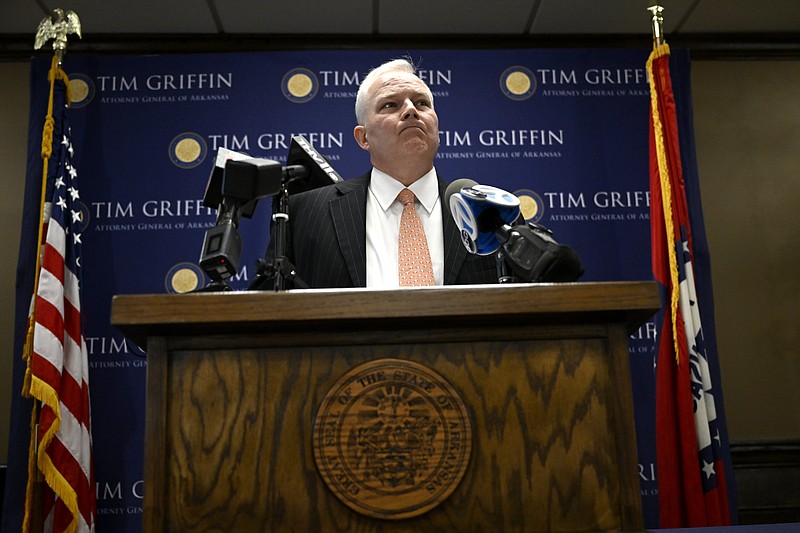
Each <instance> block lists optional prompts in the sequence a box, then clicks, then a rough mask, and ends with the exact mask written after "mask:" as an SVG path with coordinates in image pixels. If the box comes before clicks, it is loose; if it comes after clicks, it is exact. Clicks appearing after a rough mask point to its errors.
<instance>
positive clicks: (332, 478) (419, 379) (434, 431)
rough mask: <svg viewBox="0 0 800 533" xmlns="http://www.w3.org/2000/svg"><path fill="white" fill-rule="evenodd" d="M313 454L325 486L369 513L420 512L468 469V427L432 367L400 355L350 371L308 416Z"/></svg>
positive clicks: (456, 400) (448, 387)
mask: <svg viewBox="0 0 800 533" xmlns="http://www.w3.org/2000/svg"><path fill="white" fill-rule="evenodd" d="M312 440H313V443H312V444H313V449H314V459H315V461H316V464H317V469H318V471H319V474H320V476H321V477H322V479H323V480H324V482H325V483H326V485H327V486H328V488H329V489H330V490H331V492H333V494H334V495H336V497H337V498H339V500H341V501H342V503H344V504H345V505H347V506H348V507H349V508H351V509H352V510H354V511H356V512H358V513H360V514H363V515H366V516H370V517H373V518H382V519H402V518H410V517H414V516H419V515H421V514H423V513H426V512H428V511H430V510H431V509H433V508H434V507H436V506H437V505H439V504H440V503H442V502H443V501H444V500H445V499H447V498H448V497H449V496H450V495H451V494H452V493H453V491H454V490H455V489H456V487H457V486H458V484H459V483H460V482H461V479H462V478H463V476H464V473H465V472H466V469H467V466H468V464H469V458H470V454H471V453H472V425H471V423H470V419H469V414H468V412H467V409H466V406H465V405H464V402H463V401H462V399H461V397H460V396H459V394H458V392H456V390H455V389H454V388H453V386H452V385H450V383H448V382H447V381H446V380H445V379H444V378H443V377H442V376H441V375H439V374H438V373H437V372H435V371H434V370H432V369H431V368H428V367H427V366H425V365H422V364H419V363H416V362H414V361H408V360H404V359H377V360H374V361H369V362H367V363H364V364H361V365H359V366H356V367H354V368H352V369H350V371H349V372H347V373H346V374H345V375H343V376H342V377H341V378H339V380H338V381H337V382H336V383H335V384H334V385H333V387H331V388H330V390H329V391H328V393H327V394H326V395H325V397H324V398H323V400H322V403H321V404H320V406H319V409H318V411H317V415H316V418H315V419H314V427H313V434H312Z"/></svg>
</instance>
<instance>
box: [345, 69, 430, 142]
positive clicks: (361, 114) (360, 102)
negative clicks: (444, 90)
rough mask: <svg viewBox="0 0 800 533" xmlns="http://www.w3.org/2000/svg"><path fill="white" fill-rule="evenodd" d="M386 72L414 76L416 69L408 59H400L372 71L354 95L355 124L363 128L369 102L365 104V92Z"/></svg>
mask: <svg viewBox="0 0 800 533" xmlns="http://www.w3.org/2000/svg"><path fill="white" fill-rule="evenodd" d="M387 72H407V73H408V74H413V75H415V76H416V75H417V67H416V66H415V65H414V63H413V62H412V61H411V58H410V57H402V58H399V59H392V60H390V61H387V62H386V63H384V64H382V65H380V66H378V67H375V68H374V69H372V70H371V71H370V72H369V74H367V75H366V76H365V77H364V79H363V80H362V81H361V85H360V86H359V87H358V93H357V94H356V122H357V123H358V124H360V125H362V126H363V125H364V122H366V120H367V106H368V104H369V102H367V92H368V91H369V88H370V86H371V85H372V84H373V83H374V82H375V79H376V78H377V77H378V76H381V75H383V74H386V73H387ZM426 86H427V84H426ZM431 98H433V95H431ZM431 103H433V102H431Z"/></svg>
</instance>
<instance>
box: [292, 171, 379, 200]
mask: <svg viewBox="0 0 800 533" xmlns="http://www.w3.org/2000/svg"><path fill="white" fill-rule="evenodd" d="M368 186H369V174H367V175H365V176H359V177H357V178H350V179H346V180H344V181H341V182H339V183H332V184H331V185H326V186H324V187H319V188H317V189H311V190H310V191H304V192H301V193H297V194H295V195H293V196H291V197H290V198H289V201H290V202H291V203H293V204H297V203H303V202H307V201H311V202H313V201H316V200H319V199H320V198H323V199H324V198H332V197H335V196H341V195H344V194H347V193H349V192H352V191H354V190H358V189H366V188H367V187H368Z"/></svg>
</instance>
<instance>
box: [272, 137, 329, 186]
mask: <svg viewBox="0 0 800 533" xmlns="http://www.w3.org/2000/svg"><path fill="white" fill-rule="evenodd" d="M283 171H284V177H285V178H286V179H287V181H288V192H289V194H290V195H292V194H297V193H299V192H303V191H310V190H311V189H316V188H317V187H324V186H325V185H330V184H332V183H339V182H340V181H344V180H343V179H342V177H341V176H340V175H339V173H338V172H336V171H335V170H334V169H333V167H332V166H331V164H330V163H329V162H328V160H327V159H326V158H325V156H324V155H322V154H321V153H319V152H318V151H317V150H316V149H315V148H314V147H313V146H311V143H309V142H308V141H307V140H306V139H305V138H304V137H302V136H301V135H294V136H292V144H291V145H289V155H288V156H287V158H286V166H285V167H284V168H283Z"/></svg>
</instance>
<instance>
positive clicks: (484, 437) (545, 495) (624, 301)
mask: <svg viewBox="0 0 800 533" xmlns="http://www.w3.org/2000/svg"><path fill="white" fill-rule="evenodd" d="M581 295H583V298H579V297H580V296H581ZM197 296H200V297H199V298H197ZM242 296H246V298H242ZM306 298H310V299H307V300H304V299H306ZM569 300H574V301H569ZM392 301H394V302H392ZM587 302H588V303H587ZM312 303H315V304H316V305H312ZM391 303H395V304H397V303H399V305H400V309H401V311H397V310H396V308H392V309H387V308H386V306H387V305H389V304H391ZM333 304H336V306H335V307H331V306H332V305H333ZM657 305H658V297H657V294H656V292H655V288H654V287H653V286H652V285H651V284H646V283H616V284H569V285H566V286H561V285H553V286H516V287H508V288H507V287H493V288H468V289H462V288H454V289H450V288H438V289H425V290H410V291H388V292H376V291H357V290H356V291H331V292H326V291H322V292H321V293H315V294H311V293H309V292H302V291H301V293H298V294H295V293H291V294H288V293H279V294H275V293H262V294H247V295H244V294H232V295H231V294H228V295H225V294H217V295H139V296H133V295H131V296H119V297H117V298H116V299H115V302H114V307H113V312H112V322H113V323H114V324H115V325H117V326H118V327H119V328H120V329H122V330H123V331H124V332H126V333H129V334H130V335H131V336H132V337H133V338H135V339H138V341H139V342H140V343H143V344H144V343H146V344H147V352H148V383H147V387H148V390H147V422H146V424H147V426H146V451H145V501H144V517H143V520H144V529H145V531H147V532H156V531H159V532H162V531H182V532H183V531H187V532H188V531H237V532H238V531H301V532H306V531H364V532H373V531H374V532H379V531H609V530H641V529H642V517H641V510H640V497H639V486H638V475H637V470H636V468H637V465H636V445H635V434H634V429H633V422H632V421H633V412H632V398H631V393H630V377H629V371H628V366H627V365H628V359H627V357H628V354H627V334H628V332H629V331H631V329H632V328H635V327H636V325H638V323H639V322H641V321H643V320H645V319H646V318H647V316H649V315H650V314H652V312H653V311H654V309H655V307H657ZM459 310H461V311H459ZM464 310H468V311H469V312H468V313H467V312H464ZM143 313H147V316H143ZM219 313H223V314H227V316H228V317H229V320H228V321H225V320H224V319H220V317H219V316H218V315H219ZM303 317H305V318H303ZM401 335H402V336H401ZM401 339H402V340H401ZM378 358H399V359H409V360H412V361H416V362H418V363H421V364H423V365H426V366H429V367H431V368H433V369H435V370H436V372H438V373H439V374H441V375H442V376H443V377H445V378H446V379H447V380H448V381H449V382H450V383H451V384H452V385H453V387H454V388H455V389H457V391H458V392H459V393H460V395H461V397H462V398H463V399H464V402H465V404H466V405H467V407H468V409H469V412H470V415H471V418H472V428H473V435H474V441H473V448H472V458H471V462H470V465H469V467H468V468H467V471H466V474H465V476H464V478H463V480H462V481H461V483H460V484H459V485H458V487H457V488H456V490H455V491H454V492H453V493H452V495H451V496H450V497H449V498H447V499H446V500H445V501H444V502H443V503H441V504H440V505H438V506H437V507H435V508H434V509H432V510H431V511H429V512H428V513H426V514H424V515H421V516H419V517H415V518H409V519H403V520H396V521H395V520H392V521H387V520H376V519H374V518H370V517H367V516H363V515H360V514H358V513H356V512H354V511H353V510H351V509H349V508H348V507H346V506H345V505H344V504H342V503H341V502H340V501H339V500H338V499H337V498H336V497H335V496H334V495H333V494H332V493H331V492H330V490H329V489H328V487H327V486H326V485H325V483H324V482H323V481H322V479H321V478H320V476H319V474H318V473H317V471H316V466H315V463H314V458H313V450H312V428H313V422H314V420H313V419H314V416H315V413H316V411H317V408H318V406H319V404H320V402H321V401H322V399H323V397H324V396H325V394H326V393H327V391H328V390H329V389H330V387H331V386H332V385H333V384H334V383H335V382H336V381H337V379H338V378H339V377H340V376H341V375H343V374H345V373H346V372H347V371H348V370H350V369H351V368H352V367H354V366H356V365H358V364H360V363H362V362H365V361H370V360H374V359H378Z"/></svg>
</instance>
